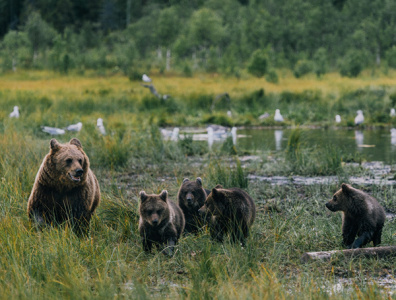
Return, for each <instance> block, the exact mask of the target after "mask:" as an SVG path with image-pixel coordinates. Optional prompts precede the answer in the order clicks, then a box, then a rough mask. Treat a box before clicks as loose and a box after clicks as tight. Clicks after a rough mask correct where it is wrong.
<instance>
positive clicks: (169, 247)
mask: <svg viewBox="0 0 396 300" xmlns="http://www.w3.org/2000/svg"><path fill="white" fill-rule="evenodd" d="M175 245H176V238H175V237H171V238H169V239H168V240H167V241H166V247H165V249H164V250H163V252H164V253H165V254H166V255H168V256H172V255H173V250H174V248H175Z"/></svg>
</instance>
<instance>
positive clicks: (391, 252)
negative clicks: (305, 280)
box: [301, 246, 396, 263]
mask: <svg viewBox="0 0 396 300" xmlns="http://www.w3.org/2000/svg"><path fill="white" fill-rule="evenodd" d="M335 256H344V257H348V258H349V257H357V256H363V257H385V256H396V246H386V247H371V248H358V249H346V250H333V251H320V252H305V253H304V254H303V255H302V256H301V261H302V262H304V263H305V262H309V261H313V260H330V259H331V258H332V257H335Z"/></svg>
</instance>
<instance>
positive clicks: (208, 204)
mask: <svg viewBox="0 0 396 300" xmlns="http://www.w3.org/2000/svg"><path fill="white" fill-rule="evenodd" d="M228 202H229V201H228V198H227V197H226V194H225V191H224V190H223V186H221V185H220V184H218V185H216V187H215V188H214V189H212V191H211V192H210V194H209V195H208V197H207V198H206V200H205V202H204V205H203V206H202V207H201V208H200V209H199V210H198V212H199V213H200V214H208V213H210V214H211V215H213V216H221V215H223V214H224V213H225V212H226V211H227V210H228V209H227V207H228Z"/></svg>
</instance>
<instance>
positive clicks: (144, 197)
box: [139, 191, 148, 202]
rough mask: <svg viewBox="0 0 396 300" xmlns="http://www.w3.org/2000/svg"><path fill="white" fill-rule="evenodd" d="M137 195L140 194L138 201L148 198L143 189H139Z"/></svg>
mask: <svg viewBox="0 0 396 300" xmlns="http://www.w3.org/2000/svg"><path fill="white" fill-rule="evenodd" d="M139 196H140V201H141V202H144V201H146V200H147V198H148V197H147V194H146V192H145V191H140V192H139Z"/></svg>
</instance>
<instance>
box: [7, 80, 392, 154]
mask: <svg viewBox="0 0 396 300" xmlns="http://www.w3.org/2000/svg"><path fill="white" fill-rule="evenodd" d="M142 81H143V82H145V83H150V86H145V85H143V86H145V87H149V88H150V91H151V92H153V89H154V87H153V86H152V84H151V82H152V80H151V78H150V77H149V76H147V75H146V74H143V76H142ZM153 94H155V95H156V96H160V95H159V94H158V93H157V92H156V90H155V89H154V93H153ZM166 97H168V95H164V96H161V98H163V99H164V100H166ZM356 113H357V115H356V117H355V125H360V124H363V122H364V116H363V111H362V110H358V111H357V112H356ZM19 115H20V114H19V107H18V106H14V109H13V111H12V112H11V113H10V114H9V117H10V118H19ZM227 115H228V116H229V117H231V115H232V114H231V111H228V112H227ZM269 116H270V114H269V113H265V114H262V115H260V116H259V119H260V120H262V119H266V118H268V117H269ZM390 116H391V117H396V111H395V109H394V108H392V109H391V111H390ZM274 121H275V122H284V118H283V116H282V115H281V113H280V110H279V109H276V110H275V115H274ZM335 122H336V123H341V116H340V115H336V116H335ZM82 126H83V124H82V123H81V122H78V123H76V124H71V125H68V126H66V127H64V128H56V127H50V126H41V129H42V131H43V132H46V133H48V134H50V135H62V134H65V133H66V131H71V132H79V131H80V130H81V129H82ZM96 128H97V130H98V131H99V132H100V133H101V134H102V135H106V129H105V127H104V125H103V119H102V118H98V119H97V121H96ZM277 134H278V135H279V134H280V133H279V132H278V131H277ZM161 135H162V137H163V139H165V140H170V141H178V140H179V139H184V138H186V137H187V136H192V139H193V140H200V141H202V140H207V141H208V145H209V148H211V147H212V145H213V142H214V141H224V140H225V139H227V138H228V137H231V138H232V142H233V144H234V145H236V141H237V137H244V136H242V135H237V128H236V127H232V129H231V130H230V129H229V128H227V127H224V126H220V125H209V126H208V127H207V128H206V133H202V132H198V131H192V132H186V133H185V134H180V129H179V128H177V127H175V128H173V129H172V130H169V129H164V128H163V129H161ZM359 136H360V135H359V134H357V136H356V140H357V141H358V140H360V139H361V138H359ZM391 138H392V141H391V142H392V144H396V129H395V128H392V129H391ZM278 140H279V138H278ZM277 148H278V147H277Z"/></svg>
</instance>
